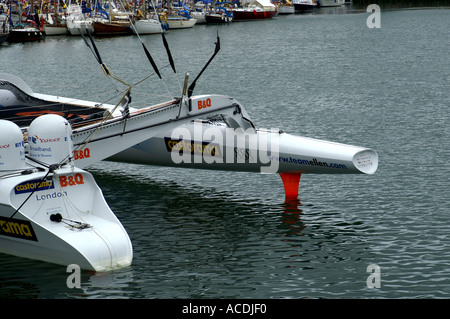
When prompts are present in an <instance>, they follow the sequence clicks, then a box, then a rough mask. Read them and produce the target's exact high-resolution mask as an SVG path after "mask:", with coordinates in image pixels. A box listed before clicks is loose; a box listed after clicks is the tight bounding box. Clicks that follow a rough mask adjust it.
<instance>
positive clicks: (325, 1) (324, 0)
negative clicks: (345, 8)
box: [318, 0, 344, 7]
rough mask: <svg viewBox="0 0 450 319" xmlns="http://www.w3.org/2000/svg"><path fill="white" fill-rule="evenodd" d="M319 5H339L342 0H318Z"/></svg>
mask: <svg viewBox="0 0 450 319" xmlns="http://www.w3.org/2000/svg"><path fill="white" fill-rule="evenodd" d="M318 2H319V3H320V7H340V6H341V5H342V4H343V3H344V1H343V0H319V1H318Z"/></svg>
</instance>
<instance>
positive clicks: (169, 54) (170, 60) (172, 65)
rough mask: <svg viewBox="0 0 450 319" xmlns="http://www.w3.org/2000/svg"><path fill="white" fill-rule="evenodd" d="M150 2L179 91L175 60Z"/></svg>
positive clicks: (179, 84) (154, 7)
mask: <svg viewBox="0 0 450 319" xmlns="http://www.w3.org/2000/svg"><path fill="white" fill-rule="evenodd" d="M151 2H152V7H153V12H154V15H155V16H156V18H157V19H158V21H159V27H160V32H161V39H162V41H163V45H164V48H165V49H166V53H167V57H168V59H169V63H170V65H171V67H172V70H173V73H174V74H175V77H176V79H177V82H178V87H179V88H180V91H181V90H182V89H181V83H180V79H179V77H178V74H177V70H176V69H175V62H174V61H173V58H172V53H171V52H170V48H169V43H168V42H167V40H166V36H165V35H164V30H163V28H162V24H161V19H160V17H159V14H158V13H157V12H156V6H155V3H154V2H153V0H151Z"/></svg>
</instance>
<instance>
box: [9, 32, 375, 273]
mask: <svg viewBox="0 0 450 319" xmlns="http://www.w3.org/2000/svg"><path fill="white" fill-rule="evenodd" d="M87 34H88V35H89V32H87ZM161 35H162V37H163V42H164V45H165V46H166V49H167V52H168V55H169V60H170V62H171V65H172V68H173V70H174V72H175V73H176V71H175V68H174V66H173V60H172V58H171V56H170V51H169V50H168V46H167V42H166V41H165V38H164V34H163V33H161ZM89 37H90V35H89ZM90 39H91V44H92V46H93V48H94V49H93V50H92V51H93V52H94V54H95V56H96V58H97V60H98V61H99V64H100V65H101V68H102V70H103V71H104V73H105V75H107V76H111V77H113V78H116V77H114V75H113V74H112V73H111V72H110V71H109V69H108V68H107V67H106V65H105V64H104V63H103V62H102V61H101V58H100V56H99V54H98V50H97V49H96V47H95V44H94V42H93V40H92V37H90ZM85 40H86V39H85ZM86 44H88V42H87V41H86ZM142 45H143V46H144V44H142ZM91 48H92V47H91ZM144 50H145V52H146V55H147V57H148V58H149V61H150V62H151V64H152V67H153V68H154V70H155V73H156V74H157V75H158V76H159V77H160V78H161V75H160V73H159V71H158V69H157V67H156V65H155V63H154V61H153V60H152V58H151V55H150V54H149V52H148V50H147V49H146V48H145V46H144ZM219 50H220V41H219V37H217V43H216V48H215V51H214V54H213V56H212V57H211V58H210V59H209V61H208V62H207V63H206V65H205V66H204V67H203V69H202V70H201V72H200V73H199V74H198V75H197V77H196V78H195V80H194V81H193V82H192V83H191V85H190V86H189V87H188V82H189V75H188V74H186V76H185V82H184V86H183V88H182V94H181V97H178V98H173V99H171V100H169V101H166V102H164V103H160V104H157V105H150V106H143V107H140V108H134V107H131V106H130V105H129V97H130V92H131V88H132V86H130V85H128V87H127V89H126V90H124V94H123V96H122V98H121V99H120V101H119V102H118V103H117V104H115V105H113V104H105V103H99V102H93V101H86V100H80V99H71V98H65V97H60V96H53V95H48V94H40V93H35V92H33V90H32V89H31V88H30V87H29V86H28V85H27V84H26V83H25V82H24V81H23V80H21V79H20V78H18V77H16V76H13V75H10V74H0V118H1V119H3V120H2V123H1V124H0V125H1V127H3V128H4V130H5V128H6V131H4V132H5V134H6V135H5V136H9V138H10V140H6V141H3V140H0V144H2V145H3V146H2V145H0V160H2V161H3V160H5V162H4V163H3V166H1V165H0V186H1V188H0V189H1V193H0V242H1V246H0V252H4V253H9V254H13V255H18V256H23V257H29V258H35V259H40V260H45V261H49V262H54V263H58V264H65V265H67V264H69V263H75V264H79V265H80V266H82V267H83V268H86V269H93V270H96V271H102V270H107V269H113V268H116V267H123V266H127V265H129V264H130V263H131V260H132V251H131V243H130V242H129V238H128V235H127V234H126V232H125V230H124V229H123V227H122V225H121V224H120V222H119V221H118V220H117V218H116V217H115V215H114V214H113V213H112V212H111V211H110V210H109V208H108V207H107V205H106V203H105V202H104V199H103V197H102V194H101V191H100V190H99V189H98V187H97V186H96V184H95V181H94V179H93V178H92V176H91V175H90V174H89V173H87V172H86V171H84V170H83V169H85V168H86V167H88V166H89V165H91V164H93V163H95V162H98V161H101V160H111V161H121V162H127V163H140V164H149V165H163V166H175V167H185V168H196V169H216V170H230V171H249V172H259V173H272V174H273V173H277V174H280V176H281V178H282V181H283V184H284V189H285V195H286V198H287V199H289V198H297V197H298V188H299V181H300V176H301V175H302V174H305V173H318V174H373V173H375V171H376V170H377V167H378V155H377V152H376V151H375V150H373V149H370V148H365V147H359V146H352V145H346V144H339V143H334V142H329V141H323V140H318V139H312V138H307V137H300V136H294V135H291V134H287V133H284V132H283V131H281V130H265V129H258V128H257V127H256V126H255V125H254V123H253V122H252V121H251V119H250V116H249V114H248V113H247V111H246V110H245V108H244V107H243V106H242V105H241V104H240V103H239V102H238V101H236V100H235V99H234V98H232V97H229V96H224V95H193V90H194V87H195V84H196V82H197V80H198V79H199V77H200V75H201V74H202V73H203V72H204V70H205V69H206V67H207V66H208V65H209V63H210V62H211V61H212V60H213V58H214V56H215V55H216V54H217V53H218V51H219ZM116 79H117V78H116ZM121 82H122V83H124V84H126V83H125V82H123V81H121ZM45 114H47V115H45ZM48 114H51V116H55V117H57V119H58V120H54V121H55V122H56V123H59V122H58V121H60V120H61V119H63V120H64V121H65V123H66V124H65V127H66V128H67V127H68V126H70V129H71V134H70V136H71V142H70V143H63V144H64V146H61V147H59V148H58V149H59V151H61V152H62V153H63V154H64V156H62V155H56V159H58V160H50V161H41V159H40V158H39V156H44V158H45V156H49V154H47V153H48V152H49V151H50V150H51V151H54V150H55V149H54V148H51V147H50V148H48V145H43V144H42V145H40V146H36V145H35V142H36V143H37V142H38V141H40V140H41V139H42V138H43V135H42V133H40V132H39V133H36V131H33V130H34V127H36V126H37V125H38V124H40V125H41V126H43V127H48V126H51V125H49V124H48V123H47V125H45V124H42V122H40V121H43V120H41V118H44V119H46V117H47V116H50V115H48ZM35 121H37V123H36V122H35ZM5 123H9V124H5ZM11 125H16V126H17V127H19V129H16V128H13V127H12V126H11ZM17 130H18V131H17ZM42 130H43V129H42ZM14 131H16V132H19V133H17V134H16V135H17V136H16V135H14V134H13V133H12V132H14ZM43 131H45V130H43ZM6 132H11V133H6ZM22 134H23V136H24V137H25V138H24V139H22ZM46 134H47V133H46ZM60 134H62V133H60ZM13 135H14V139H13V138H12V136H13ZM1 136H2V135H0V138H1ZM68 136H69V135H64V136H63V135H60V137H59V138H60V139H61V140H63V139H68ZM51 138H52V137H51V136H49V137H48V139H51ZM22 141H25V143H24V145H23V147H24V149H22V146H21V142H22ZM16 147H18V149H19V150H20V151H19V153H17V154H15V155H13V157H14V156H15V157H16V158H13V159H12V160H8V162H6V159H8V158H9V157H8V156H9V155H11V154H12V153H11V154H9V152H12V149H13V148H14V149H15V148H16ZM72 147H73V148H72ZM64 148H65V149H67V152H65V153H64V152H63V150H64ZM17 151H18V150H16V149H15V152H17ZM36 152H38V153H39V154H41V155H39V156H36V155H33V154H34V153H36ZM46 152H47V153H46ZM22 153H24V154H25V153H26V154H27V155H26V160H24V156H25V155H24V154H22ZM8 154H9V155H8ZM58 156H59V157H58ZM19 157H20V161H19ZM66 157H67V159H69V160H65V161H63V160H62V158H64V159H65V158H66ZM49 158H50V159H54V156H53V155H52V156H50V157H49ZM56 164H57V165H56ZM9 165H12V167H9ZM30 191H31V192H30ZM84 196H87V197H84ZM82 198H83V199H82ZM85 198H87V199H85ZM94 242H96V244H95V245H94V244H93V243H94ZM102 245H103V246H102ZM90 246H95V248H90ZM100 247H102V248H100Z"/></svg>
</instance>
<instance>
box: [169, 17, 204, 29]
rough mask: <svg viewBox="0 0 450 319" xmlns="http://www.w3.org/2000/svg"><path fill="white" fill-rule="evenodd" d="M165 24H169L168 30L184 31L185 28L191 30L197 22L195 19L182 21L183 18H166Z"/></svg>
mask: <svg viewBox="0 0 450 319" xmlns="http://www.w3.org/2000/svg"><path fill="white" fill-rule="evenodd" d="M167 23H168V24H169V30H170V29H186V28H192V27H193V26H194V25H195V24H196V23H197V20H195V19H193V18H192V19H189V20H187V19H184V18H171V17H169V18H167Z"/></svg>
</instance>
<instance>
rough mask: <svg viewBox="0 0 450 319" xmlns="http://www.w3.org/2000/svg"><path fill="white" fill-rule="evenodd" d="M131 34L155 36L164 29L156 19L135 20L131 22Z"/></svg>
mask: <svg viewBox="0 0 450 319" xmlns="http://www.w3.org/2000/svg"><path fill="white" fill-rule="evenodd" d="M132 30H133V33H135V34H136V33H137V34H155V33H161V32H163V31H164V29H163V28H162V26H161V22H159V20H158V19H152V18H148V19H136V20H135V21H133V27H132Z"/></svg>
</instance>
